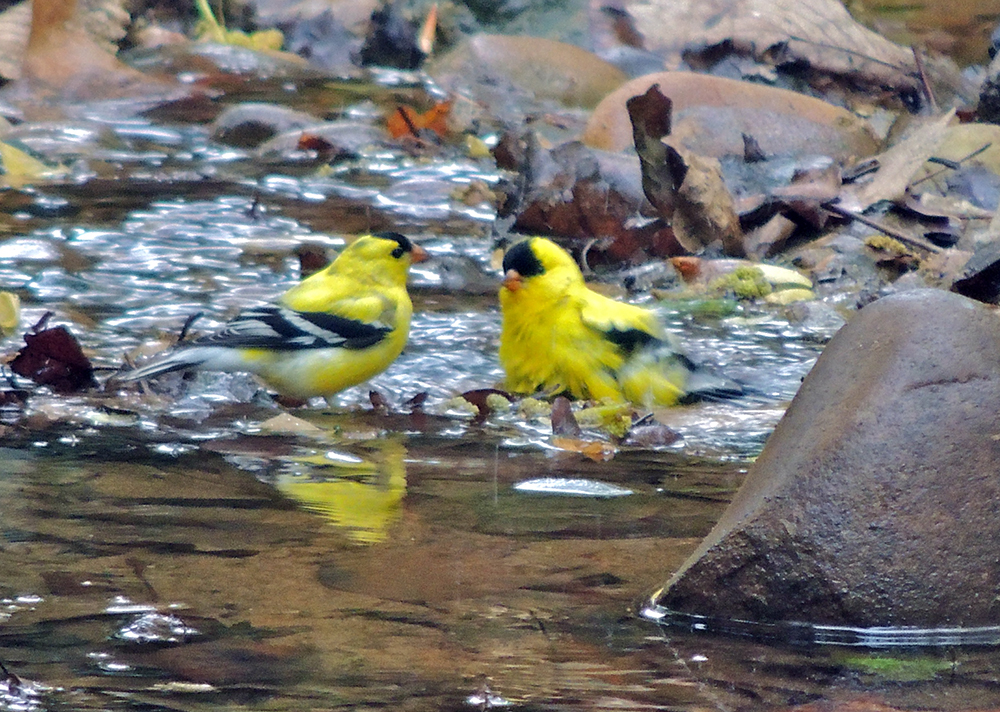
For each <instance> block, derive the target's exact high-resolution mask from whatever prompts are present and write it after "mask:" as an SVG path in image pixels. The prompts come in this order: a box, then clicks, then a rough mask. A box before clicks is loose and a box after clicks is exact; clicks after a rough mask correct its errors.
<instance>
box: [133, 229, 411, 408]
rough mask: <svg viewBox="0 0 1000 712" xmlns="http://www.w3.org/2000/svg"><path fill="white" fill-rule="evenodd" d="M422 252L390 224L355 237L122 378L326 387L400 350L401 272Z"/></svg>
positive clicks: (340, 386) (405, 307)
mask: <svg viewBox="0 0 1000 712" xmlns="http://www.w3.org/2000/svg"><path fill="white" fill-rule="evenodd" d="M425 259H427V252H426V251H424V249H423V248H421V247H420V246H419V245H415V244H413V243H412V242H410V240H409V239H408V238H406V237H404V236H403V235H400V234H399V233H395V232H381V233H376V234H374V235H366V236H364V237H360V238H358V239H357V240H355V241H354V242H352V243H351V244H350V245H348V246H347V247H346V248H345V249H344V251H343V252H341V253H340V255H339V256H338V257H337V259H336V260H334V261H333V263H331V264H330V265H329V266H328V267H326V268H325V269H323V270H321V271H319V272H317V273H316V274H313V275H312V276H310V277H308V278H307V279H304V280H302V281H301V282H300V283H299V284H297V285H295V286H294V287H292V288H291V289H289V290H288V291H287V292H285V294H284V295H283V296H282V297H281V298H280V299H278V301H277V303H276V304H274V305H269V306H262V307H257V308H254V309H248V310H246V311H243V312H241V313H240V314H238V315H237V316H236V317H235V318H234V319H233V320H232V321H230V322H229V323H227V324H226V325H225V326H224V327H223V328H222V329H220V330H219V331H217V332H215V333H213V334H208V335H206V336H203V337H199V338H197V339H192V340H191V341H185V342H181V343H180V344H179V345H178V347H177V348H176V349H175V350H174V351H173V352H171V353H170V354H168V355H167V356H165V357H164V358H162V359H158V360H156V361H153V362H152V363H150V364H147V365H145V366H142V367H141V368H138V369H135V370H134V371H130V372H128V373H126V374H124V375H123V376H122V378H123V379H124V380H128V381H137V380H141V379H146V378H151V377H153V376H158V375H160V374H162V373H169V372H171V371H196V370H197V371H246V372H249V373H255V374H257V375H258V376H260V377H261V378H262V379H263V380H264V381H265V382H266V383H267V384H268V385H270V386H271V387H273V388H274V389H275V390H277V391H278V392H279V393H282V394H283V395H287V396H292V397H294V398H310V397H313V396H330V395H333V394H334V393H338V392H339V391H342V390H344V389H345V388H348V387H350V386H353V385H356V384H358V383H361V382H362V381H365V380H367V379H369V378H371V377H372V376H374V375H376V374H378V373H381V372H382V371H384V370H385V369H386V368H388V367H389V364H391V363H392V362H393V361H395V360H396V357H397V356H399V354H400V353H401V352H402V350H403V346H405V345H406V339H407V337H408V335H409V332H410V317H411V315H412V314H413V305H412V304H411V302H410V296H409V294H407V292H406V278H407V274H408V272H409V268H410V265H411V264H412V263H415V262H423V261H424V260H425Z"/></svg>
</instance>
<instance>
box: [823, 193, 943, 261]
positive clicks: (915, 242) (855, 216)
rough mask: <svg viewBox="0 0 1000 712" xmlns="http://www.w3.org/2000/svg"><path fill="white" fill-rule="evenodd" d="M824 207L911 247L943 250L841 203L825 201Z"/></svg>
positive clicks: (934, 250) (932, 250) (929, 250)
mask: <svg viewBox="0 0 1000 712" xmlns="http://www.w3.org/2000/svg"><path fill="white" fill-rule="evenodd" d="M823 209H824V210H829V211H830V212H831V213H833V214H834V215H839V216H840V217H842V218H847V219H848V220H857V221H858V222H859V223H862V224H863V225H867V226H868V227H872V228H875V229H876V230H878V231H879V232H883V233H885V234H886V235H888V236H889V237H894V238H896V239H897V240H899V241H900V242H902V243H904V244H907V245H910V246H911V247H916V248H918V249H921V250H927V251H928V252H935V253H937V252H941V248H940V247H938V246H937V245H935V244H933V243H931V242H928V241H927V240H924V239H923V238H920V237H913V236H912V235H907V234H906V233H905V232H900V231H899V230H896V229H894V228H891V227H889V226H888V225H883V224H882V223H880V222H879V221H878V220H872V219H871V218H868V217H865V216H864V215H861V214H860V213H855V212H852V211H850V210H848V209H847V208H842V207H840V206H839V205H835V204H833V203H824V204H823Z"/></svg>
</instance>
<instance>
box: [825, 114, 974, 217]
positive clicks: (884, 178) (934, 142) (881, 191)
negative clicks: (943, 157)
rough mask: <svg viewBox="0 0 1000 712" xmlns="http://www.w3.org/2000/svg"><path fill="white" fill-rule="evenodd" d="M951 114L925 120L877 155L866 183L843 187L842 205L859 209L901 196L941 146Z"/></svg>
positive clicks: (856, 210) (854, 209) (952, 115)
mask: <svg viewBox="0 0 1000 712" xmlns="http://www.w3.org/2000/svg"><path fill="white" fill-rule="evenodd" d="M954 116H955V112H954V111H950V112H948V113H947V114H944V115H942V116H939V117H937V118H935V119H932V120H930V121H928V122H927V123H925V124H924V125H923V126H920V127H919V128H917V129H916V130H914V131H913V132H912V133H911V134H910V135H909V136H907V137H906V138H905V139H903V140H902V141H900V142H899V143H897V144H896V145H895V146H893V147H892V148H890V149H889V150H888V151H886V152H884V153H882V154H881V155H879V156H877V159H878V163H879V168H878V170H877V171H875V173H874V174H872V176H871V179H870V180H868V181H867V182H865V183H859V184H856V185H853V186H848V187H847V188H845V190H844V191H843V193H842V194H841V206H842V207H844V208H846V209H848V210H852V211H855V212H858V211H861V210H864V209H865V208H867V207H868V206H870V205H873V204H874V203H877V202H878V201H880V200H899V199H901V198H902V197H903V195H904V194H905V193H906V188H907V186H909V185H910V183H911V182H912V181H913V177H914V175H915V174H916V173H917V171H919V170H920V168H921V167H922V166H923V165H924V163H926V162H927V159H928V158H930V157H931V156H933V155H934V154H935V152H936V151H937V148H938V146H939V145H941V142H942V141H943V140H944V138H945V136H946V134H947V131H948V124H949V123H951V120H952V119H953V118H954Z"/></svg>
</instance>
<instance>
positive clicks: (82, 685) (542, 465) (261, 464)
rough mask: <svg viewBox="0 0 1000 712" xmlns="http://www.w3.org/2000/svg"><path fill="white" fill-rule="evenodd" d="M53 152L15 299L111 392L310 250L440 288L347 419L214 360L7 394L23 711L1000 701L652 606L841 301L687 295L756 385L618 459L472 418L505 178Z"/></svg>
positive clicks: (403, 161) (66, 145)
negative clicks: (402, 245) (497, 188)
mask: <svg viewBox="0 0 1000 712" xmlns="http://www.w3.org/2000/svg"><path fill="white" fill-rule="evenodd" d="M371 110H372V109H371V107H370V106H368V105H367V104H364V103H361V104H360V105H359V106H358V107H356V108H354V109H351V108H350V107H348V108H347V109H345V110H344V113H345V114H350V113H351V111H354V112H355V115H357V116H363V115H365V112H369V113H370V112H371ZM22 140H23V141H24V142H25V144H27V145H31V144H34V145H35V147H36V148H41V147H48V149H49V150H50V151H53V150H56V151H59V152H62V155H63V156H64V161H65V163H66V164H67V165H68V166H69V167H70V168H71V170H72V176H73V177H72V178H71V179H69V180H67V181H66V182H65V183H62V184H59V185H55V186H48V187H45V188H38V189H23V190H8V191H5V192H4V193H3V197H2V205H0V284H2V286H3V288H4V289H7V290H13V291H15V292H17V293H18V294H19V295H20V296H21V298H22V300H23V303H24V307H25V309H24V319H23V324H24V326H29V325H30V324H32V323H34V322H35V321H37V320H38V319H39V318H40V317H41V316H42V315H43V314H44V313H45V312H46V311H52V312H54V314H55V316H54V317H53V319H54V320H55V323H61V324H65V325H67V326H69V328H70V329H71V330H72V332H73V333H74V334H75V335H76V336H77V337H78V338H79V339H80V340H81V342H82V343H83V344H84V346H85V348H86V349H87V351H88V353H89V354H90V356H91V358H92V359H93V361H94V363H95V364H96V365H98V366H100V367H103V368H106V369H108V371H107V372H105V374H104V375H102V380H104V378H106V377H107V375H106V374H107V373H109V372H110V371H111V370H113V369H116V368H118V367H119V366H120V365H121V363H122V358H123V354H125V353H126V352H131V351H133V350H134V349H136V347H138V346H139V345H141V344H147V343H150V342H153V341H155V340H157V339H159V338H162V337H164V336H166V335H169V334H176V333H177V332H178V331H179V329H180V328H181V325H182V324H183V323H184V321H185V319H187V317H188V316H189V315H191V314H192V313H195V312H203V317H202V318H201V319H200V320H199V321H198V322H197V326H198V328H210V327H212V326H214V325H217V324H218V323H221V322H222V321H224V320H225V319H226V318H228V317H229V316H231V315H232V314H233V313H234V312H235V310H236V309H238V308H239V307H240V306H243V305H246V304H248V303H258V302H262V301H266V300H268V299H271V298H273V297H274V296H276V295H278V294H280V293H281V292H282V291H284V290H285V289H287V288H288V286H289V285H291V284H292V283H293V282H294V281H295V280H296V279H297V264H298V262H297V259H296V258H295V257H294V256H293V251H294V249H295V248H297V247H298V246H299V245H301V244H303V243H311V244H316V245H319V246H322V247H334V248H336V247H338V246H340V245H342V244H343V238H344V236H345V235H349V234H352V233H356V232H359V231H364V230H367V229H375V228H377V229H382V228H387V227H392V228H395V229H399V230H402V231H404V232H407V233H408V234H411V235H413V236H414V237H416V238H417V239H418V240H420V241H421V243H422V244H423V245H425V246H426V247H427V249H428V250H429V251H430V252H431V254H432V255H433V256H434V257H435V260H434V261H433V262H431V263H429V264H427V265H421V266H419V268H418V269H415V270H414V274H413V280H412V281H413V289H412V293H413V296H414V302H415V306H416V315H415V317H414V321H413V327H412V337H411V342H410V344H409V346H408V348H407V350H406V353H405V354H404V355H403V357H401V358H400V360H399V361H398V362H397V363H396V364H395V365H394V366H393V367H392V368H391V369H390V370H389V371H388V372H387V373H385V374H383V375H381V376H379V377H378V378H376V379H375V380H374V381H373V382H372V383H371V384H369V385H368V387H360V388H355V389H352V390H350V391H347V392H345V393H343V394H341V395H340V396H338V397H337V399H336V400H335V403H333V404H324V403H312V404H310V405H309V406H307V407H305V408H297V409H293V410H290V411H285V410H283V409H282V408H281V407H279V406H278V405H276V404H275V403H274V402H273V401H272V400H271V399H270V398H269V397H267V396H266V395H265V394H263V393H262V392H260V391H259V388H258V387H257V385H256V384H255V383H254V382H253V381H252V380H251V379H249V378H247V377H244V376H239V375H236V376H228V375H216V374H201V375H199V376H197V377H196V378H194V379H191V380H182V379H181V378H179V377H176V378H166V379H162V381H161V382H160V383H159V384H158V385H157V389H156V392H150V393H144V392H141V391H139V390H138V389H132V390H125V391H118V390H115V389H109V390H108V391H106V392H105V391H100V392H95V393H88V394H82V395H78V396H70V397H59V396H55V395H52V394H45V393H44V392H33V393H32V394H31V395H30V397H29V399H28V401H27V404H26V405H23V406H22V405H19V404H18V403H17V402H14V403H11V404H9V405H8V406H6V407H5V408H4V409H2V410H0V423H2V424H3V425H2V426H0V427H2V428H3V441H2V443H0V446H2V457H0V512H3V519H2V525H0V526H2V530H0V535H2V540H0V541H2V547H0V599H2V600H0V620H2V625H0V661H2V663H3V665H4V666H5V667H6V669H7V671H8V672H9V673H10V675H9V676H8V678H7V680H6V681H5V682H4V683H3V684H2V685H0V707H4V708H7V709H12V710H13V709H17V710H47V709H53V710H68V709H109V710H156V709H170V710H201V709H204V710H215V709H261V710H306V709H337V708H360V707H364V708H370V709H390V708H391V709H413V710H424V709H426V710H440V709H456V710H457V709H479V710H482V709H488V708H491V707H517V708H520V709H578V708H593V709H612V708H627V709H639V708H643V709H670V710H690V711H691V712H694V711H695V710H702V709H706V708H711V709H720V710H734V709H769V708H775V707H785V706H789V705H794V704H798V703H804V702H810V701H814V700H833V701H837V702H856V701H858V700H862V701H863V700H866V699H875V700H878V701H879V702H880V703H885V704H891V705H896V706H904V707H914V708H916V707H920V708H927V707H932V708H938V707H987V706H995V705H996V704H998V703H1000V700H998V699H997V694H996V692H997V685H996V670H995V665H994V658H993V657H991V656H990V655H989V654H982V655H979V654H977V653H975V651H969V650H942V651H937V652H934V653H931V654H926V653H925V654H921V655H916V654H913V655H908V654H906V653H905V652H904V653H902V654H894V658H893V659H892V660H890V661H888V662H886V661H885V660H883V659H881V658H879V657H878V656H877V655H876V656H872V655H869V654H867V653H865V654H860V655H858V654H855V653H850V654H848V653H844V652H843V651H838V650H835V649H826V648H824V649H808V648H790V647H781V646H765V645H762V644H755V643H752V642H748V641H743V640H740V639H736V638H713V637H700V636H694V635H690V634H687V633H684V632H680V631H676V630H669V629H663V630H661V629H659V628H657V627H655V626H653V625H652V624H650V623H648V622H647V621H643V620H640V619H638V618H637V617H636V616H635V611H636V607H637V606H638V605H640V603H641V601H642V599H643V597H644V596H646V595H647V594H648V593H649V592H650V591H651V590H652V589H654V588H655V587H657V586H658V585H659V584H661V583H662V582H663V581H664V580H665V579H666V577H667V576H668V575H669V574H670V573H671V572H672V571H673V570H675V569H676V567H677V566H679V565H680V563H681V562H682V561H683V560H684V558H685V557H686V556H687V554H688V553H689V552H690V551H691V550H692V549H693V548H694V547H695V545H696V544H697V542H698V540H699V539H700V537H702V536H703V535H704V534H705V533H706V532H707V531H708V530H709V529H710V528H711V526H712V524H713V523H714V521H715V520H716V518H717V517H718V516H719V514H720V512H721V511H722V510H723V509H724V507H725V506H726V504H727V502H728V501H729V499H730V497H731V495H732V494H733V492H734V491H735V490H736V488H737V487H738V486H739V484H740V482H741V480H742V477H743V475H744V473H745V470H746V467H747V466H748V463H749V461H750V459H751V458H752V457H753V456H754V455H755V454H756V453H757V452H758V451H759V449H760V447H761V446H762V445H763V442H764V440H765V439H766V437H767V434H768V433H769V432H770V430H771V429H772V428H773V426H774V424H775V423H776V422H777V420H778V418H779V417H780V416H781V413H782V412H783V410H784V407H785V406H786V405H787V402H788V401H789V400H790V399H791V397H792V396H793V395H794V393H795V391H796V388H797V387H798V384H799V382H800V380H801V378H802V377H803V375H804V374H805V373H806V372H807V371H808V369H809V368H810V366H811V364H812V362H813V361H814V360H815V358H816V357H817V355H818V353H819V351H820V350H821V349H822V346H823V344H824V343H825V341H826V340H827V339H829V337H830V336H831V335H832V334H833V333H834V331H835V330H836V328H837V327H838V326H839V323H840V322H839V320H838V318H837V316H836V310H835V309H834V308H833V307H832V306H828V305H822V304H821V305H817V306H816V308H810V309H808V310H805V311H796V310H773V311H760V310H749V309H746V310H740V309H737V310H735V311H728V312H725V313H724V314H723V315H721V316H719V315H707V316H706V315H699V312H698V310H696V309H692V308H690V306H689V305H687V306H686V305H683V304H678V303H675V302H669V301H667V302H663V303H661V304H656V305H655V306H656V307H657V308H659V309H661V310H662V312H663V313H664V316H665V318H666V319H667V320H668V322H669V323H670V325H671V328H672V329H674V330H675V331H676V332H677V333H678V334H680V335H681V336H682V337H683V338H684V339H685V341H686V343H687V344H688V346H689V349H690V351H691V353H692V355H693V356H695V357H696V358H697V359H698V360H701V361H705V362H707V363H708V364H710V365H712V366H713V367H716V368H718V369H720V370H722V371H724V372H725V373H727V374H728V375H730V376H731V377H733V378H737V379H738V380H740V381H742V382H743V383H745V384H746V385H747V387H748V391H749V395H748V396H747V397H745V398H742V399H740V400H736V401H732V402H723V403H706V404H700V405H695V406H690V407H684V408H678V409H674V410H670V411H665V412H662V413H658V417H659V418H660V419H661V420H662V421H663V422H665V423H666V424H667V425H669V426H670V427H672V428H674V429H675V430H677V431H678V432H679V433H680V434H681V435H682V436H683V437H682V440H681V441H679V442H678V443H676V444H674V445H671V446H668V447H659V448H643V447H629V446H622V447H619V448H618V449H617V451H615V452H613V453H611V452H610V450H608V451H605V452H604V455H605V457H608V456H610V455H611V454H613V457H610V459H600V458H598V459H596V460H595V459H590V458H588V457H586V456H584V455H583V454H579V453H577V452H573V451H571V450H568V449H566V448H565V447H562V446H561V445H560V444H559V443H558V442H557V441H556V440H554V439H553V437H552V435H551V427H550V423H549V420H548V417H547V416H546V415H545V414H540V415H533V414H531V413H525V412H523V411H519V410H516V409H515V410H512V411H509V412H497V413H494V414H492V415H491V416H490V417H488V418H486V419H485V421H480V420H479V419H477V418H475V417H474V414H473V413H472V412H471V411H470V410H469V408H468V407H467V406H465V405H463V404H462V403H461V402H459V401H456V400H455V396H456V395H458V394H460V393H462V392H464V391H467V390H471V389H478V388H486V387H491V386H493V385H494V384H495V383H496V382H497V381H498V380H499V378H500V375H501V374H500V371H499V370H498V367H497V363H496V346H497V337H498V331H499V315H498V310H497V305H496V301H495V296H494V295H495V289H496V281H497V277H498V275H497V272H496V270H495V267H494V266H493V264H492V262H491V259H492V249H491V248H492V245H491V241H490V239H489V237H488V234H489V230H490V222H491V220H492V218H493V214H492V212H491V211H490V210H489V209H488V208H487V207H485V206H482V205H480V206H471V207H470V206H467V205H465V204H463V203H461V202H458V201H456V200H454V199H453V197H452V192H453V191H454V190H455V188H456V187H458V188H461V187H463V186H467V185H468V184H470V183H471V182H472V181H483V182H485V183H487V184H489V183H491V182H493V181H494V180H495V178H496V176H495V175H494V173H493V170H492V169H491V168H490V166H489V165H488V163H487V162H477V161H475V160H473V159H468V158H465V157H463V156H462V155H461V154H460V153H456V154H455V155H451V154H445V155H444V156H436V157H434V158H427V157H421V156H413V155H409V154H408V153H406V152H405V151H403V150H398V149H397V150H392V149H385V150H381V149H380V150H379V151H375V152H373V153H371V154H368V155H365V156H362V157H361V158H360V159H358V160H357V161H354V162H351V163H349V164H346V165H341V166H334V167H333V168H332V169H324V168H323V167H322V166H316V165H292V164H291V163H289V162H286V163H285V164H282V165H272V166H270V167H269V168H268V169H267V170H263V169H262V168H261V164H260V162H258V161H254V160H251V157H250V156H249V155H248V154H247V153H245V152H241V151H237V150H234V149H228V148H225V147H222V146H220V145H216V144H215V143H213V142H212V141H211V140H210V139H209V137H208V132H207V129H205V128H203V127H201V126H199V125H188V124H176V123H167V124H165V125H154V124H150V123H147V122H144V121H128V122H118V123H116V122H113V121H108V120H106V119H102V120H101V121H95V122H90V121H85V120H81V121H80V123H79V125H71V126H63V127H52V126H50V127H47V128H44V129H37V128H36V129H32V130H31V131H29V132H26V134H25V135H24V136H22ZM110 167H114V170H111V168H110ZM321 169H322V170H321ZM115 171H117V175H112V174H113V173H115ZM123 176H124V178H123ZM4 345H5V347H6V350H7V352H13V351H14V350H16V348H17V347H18V339H17V337H16V336H15V337H10V338H8V339H7V341H6V342H5V344H4ZM369 388H371V389H375V390H377V391H378V392H380V393H381V394H382V395H383V397H384V398H385V400H386V401H387V403H388V407H387V408H379V409H374V408H373V407H372V405H371V404H370V400H369V394H368V391H369ZM418 394H427V396H426V401H425V402H424V403H423V405H422V406H421V407H419V408H415V407H414V405H413V404H412V403H411V402H409V401H410V399H411V398H413V397H414V396H417V395H418ZM288 415H293V416H295V419H291V418H288V417H287V416H288ZM594 437H595V438H599V437H600V436H599V435H594ZM609 448H610V445H609ZM525 482H529V484H528V485H524V484H523V483H525ZM539 482H541V483H542V485H539V484H538V483H539ZM519 483H521V485H522V486H520V487H518V486H517V485H518V484H519ZM560 483H563V484H560ZM611 495H615V496H611ZM870 695H876V697H874V698H871V697H869V696H870Z"/></svg>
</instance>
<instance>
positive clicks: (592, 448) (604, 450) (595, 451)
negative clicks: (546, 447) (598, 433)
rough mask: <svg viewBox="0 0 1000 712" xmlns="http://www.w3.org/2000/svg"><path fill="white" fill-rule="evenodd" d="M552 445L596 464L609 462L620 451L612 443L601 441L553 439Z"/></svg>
mask: <svg viewBox="0 0 1000 712" xmlns="http://www.w3.org/2000/svg"><path fill="white" fill-rule="evenodd" d="M552 444H553V445H554V446H555V447H557V448H559V449H560V450H565V451H566V452H576V453H579V454H581V455H583V456H584V457H586V458H587V459H589V460H593V461H594V462H607V461H608V460H611V459H613V458H614V456H615V453H617V452H618V449H617V448H616V447H615V446H614V445H612V444H611V443H606V442H600V441H599V440H578V439H576V438H560V437H556V438H552Z"/></svg>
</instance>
